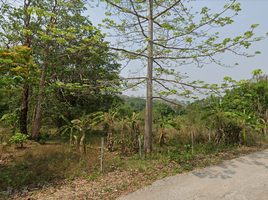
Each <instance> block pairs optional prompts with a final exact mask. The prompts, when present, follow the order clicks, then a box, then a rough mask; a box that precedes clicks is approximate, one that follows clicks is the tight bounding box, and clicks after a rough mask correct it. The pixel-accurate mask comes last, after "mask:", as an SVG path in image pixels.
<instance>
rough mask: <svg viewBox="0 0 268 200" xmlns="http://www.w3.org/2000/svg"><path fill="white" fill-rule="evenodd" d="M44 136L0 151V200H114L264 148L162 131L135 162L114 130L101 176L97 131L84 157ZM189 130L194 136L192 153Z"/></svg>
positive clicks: (262, 141) (63, 141)
mask: <svg viewBox="0 0 268 200" xmlns="http://www.w3.org/2000/svg"><path fill="white" fill-rule="evenodd" d="M118 127H119V126H118ZM115 129H116V127H115ZM44 130H46V131H47V133H49V138H48V140H47V141H46V142H45V143H44V144H39V143H37V142H34V141H28V142H27V144H24V147H23V148H18V147H16V146H15V145H13V146H5V147H3V146H2V148H0V172H1V173H0V180H1V181H0V191H2V192H1V194H0V197H1V198H3V199H24V198H26V197H31V198H33V199H42V198H43V199H46V198H49V197H51V198H53V199H62V198H67V197H68V198H70V199H115V198H117V197H119V196H122V195H125V194H128V193H130V192H133V191H135V190H137V189H139V188H141V187H143V186H145V185H149V184H151V183H152V182H153V181H155V180H157V179H161V178H164V177H167V176H170V175H175V174H178V173H185V172H188V171H191V170H195V169H198V168H203V167H206V166H209V165H217V164H219V163H222V162H224V161H225V160H230V159H233V158H237V157H240V156H243V155H246V154H249V153H253V152H257V151H261V150H264V149H265V148H267V141H266V138H262V137H260V136H259V135H258V134H248V135H247V141H248V142H247V146H241V145H238V144H225V143H220V144H218V145H214V144H213V142H209V141H208V133H207V132H202V131H201V130H198V128H196V127H184V128H182V130H181V131H179V132H178V131H175V130H174V129H171V128H167V129H166V133H167V134H166V143H165V144H163V145H159V144H157V142H158V139H157V135H159V133H158V134H156V135H155V136H154V138H155V140H154V146H153V152H152V153H151V154H150V155H143V157H142V159H140V157H139V154H138V153H137V154H136V153H133V152H132V150H131V143H127V138H128V137H130V136H129V135H128V134H127V132H126V134H125V138H126V145H125V146H126V148H125V149H123V150H122V148H121V145H120V142H116V140H118V141H119V139H118V138H119V137H120V134H119V130H117V129H116V130H115V133H116V132H118V134H115V137H114V138H115V151H114V152H108V151H107V150H106V151H105V153H104V170H103V171H101V170H100V155H101V149H100V144H101V137H105V133H104V132H103V131H102V129H101V127H100V128H98V129H96V130H95V132H94V134H93V133H88V135H87V153H86V155H82V154H80V153H79V151H78V150H77V149H76V147H75V146H69V144H68V136H66V137H60V136H59V135H54V134H53V133H54V131H55V129H44ZM190 130H191V131H192V130H193V131H194V132H195V145H194V152H193V153H192V147H191V135H190ZM2 131H3V130H2ZM142 131H143V130H141V132H142ZM213 134H214V133H212V138H213ZM122 151H123V152H122ZM63 191H64V192H63Z"/></svg>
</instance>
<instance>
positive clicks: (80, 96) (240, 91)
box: [0, 0, 268, 197]
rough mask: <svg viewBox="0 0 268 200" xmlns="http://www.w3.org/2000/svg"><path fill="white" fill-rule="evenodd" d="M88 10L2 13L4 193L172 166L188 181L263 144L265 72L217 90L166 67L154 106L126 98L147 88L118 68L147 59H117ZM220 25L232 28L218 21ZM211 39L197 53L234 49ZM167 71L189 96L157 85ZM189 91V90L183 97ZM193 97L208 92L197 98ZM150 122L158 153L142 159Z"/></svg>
mask: <svg viewBox="0 0 268 200" xmlns="http://www.w3.org/2000/svg"><path fill="white" fill-rule="evenodd" d="M140 3H143V2H140ZM138 8H139V7H137V9H138ZM228 8H229V7H228ZM86 9H87V8H86V3H85V2H84V1H69V0H64V1H58V2H57V1H55V2H54V1H53V3H51V1H35V0H29V1H24V3H23V4H19V5H17V4H14V5H13V4H9V3H8V2H6V3H2V4H1V5H0V24H1V33H0V99H1V101H0V147H1V154H0V161H1V162H0V171H1V173H0V180H1V181H0V182H1V183H0V192H1V191H2V190H3V191H4V190H5V191H7V188H10V187H12V188H21V187H22V186H25V185H31V184H32V185H37V184H39V183H40V182H42V183H43V182H45V183H50V182H53V181H55V180H59V179H68V180H69V181H70V183H71V182H72V181H73V180H74V179H75V178H77V177H82V176H84V174H86V175H85V176H84V178H85V177H86V178H88V179H89V180H90V181H93V180H94V179H95V178H96V177H100V176H101V175H102V173H103V172H107V173H108V172H110V171H111V170H113V169H115V168H116V167H117V168H119V167H125V170H130V169H131V171H132V168H135V169H137V170H138V171H140V172H141V173H145V171H146V170H149V171H150V170H152V171H153V170H155V168H153V167H156V166H157V165H158V164H159V163H160V164H161V165H163V166H165V167H166V168H165V169H167V168H168V167H167V166H170V163H171V164H172V166H173V165H174V169H173V168H172V169H173V171H172V173H171V172H170V174H175V173H181V172H182V171H189V170H192V169H194V167H204V166H207V165H209V164H211V163H209V162H207V161H206V162H205V161H204V162H203V161H202V160H201V159H199V158H201V157H204V158H205V157H206V155H208V154H209V155H210V157H209V156H208V157H209V158H213V156H221V155H219V153H220V152H223V151H227V150H230V149H231V150H232V149H235V150H234V152H235V151H237V148H240V147H241V148H243V147H248V148H249V147H259V146H262V145H263V144H264V143H265V142H266V134H267V124H268V76H267V75H265V74H262V71H261V70H255V71H254V72H253V75H252V79H250V80H245V81H241V82H235V81H233V80H232V79H231V78H227V79H228V80H227V79H226V80H227V81H225V82H224V83H223V84H222V86H221V87H218V86H217V85H208V84H204V83H201V82H199V83H200V85H199V86H197V82H193V83H185V85H183V84H182V83H181V82H180V81H181V80H183V78H184V77H183V76H181V75H177V74H176V73H175V72H174V70H173V71H172V70H171V71H168V70H167V69H163V68H162V67H159V68H155V73H157V74H156V77H155V78H154V81H155V82H156V83H158V84H160V85H161V86H163V87H164V88H165V89H166V91H161V92H160V90H159V91H154V97H152V94H151V93H150V92H147V98H142V97H133V96H132V97H129V96H126V95H125V94H124V91H125V90H127V89H131V88H135V87H136V86H137V85H139V84H144V83H145V81H140V82H137V83H132V82H131V83H130V82H128V81H129V80H132V79H131V78H130V79H129V80H127V81H125V79H126V78H123V77H121V74H120V69H121V67H122V66H121V64H120V60H122V58H127V59H130V60H131V59H137V58H138V59H142V58H141V54H138V53H139V51H137V52H138V53H137V52H136V53H133V55H135V54H137V55H136V56H138V57H137V58H136V57H135V58H134V57H133V55H132V57H131V56H129V55H127V52H124V51H123V52H124V53H125V54H126V55H125V54H123V56H122V55H121V57H120V55H119V54H118V53H116V52H114V51H112V50H114V48H113V47H111V46H110V44H109V42H107V41H106V38H105V34H104V33H101V31H100V29H98V28H96V27H94V26H93V25H92V23H91V21H90V20H89V18H88V17H86V16H84V15H83V11H84V10H86ZM139 9H140V8H139ZM230 9H232V10H234V11H235V12H237V10H239V9H238V8H237V6H236V7H235V6H234V7H231V6H230ZM202 12H205V10H204V11H202ZM203 20H208V19H203ZM220 20H223V22H220ZM229 20H230V19H229ZM214 21H216V20H214ZM109 23H112V22H110V21H109ZM215 23H219V24H220V23H225V24H228V23H230V21H228V19H223V18H221V19H219V21H218V22H217V21H216V22H215ZM112 25H113V24H112ZM166 27H167V28H168V29H169V30H171V29H172V27H173V26H171V25H170V27H169V26H168V24H166V25H165V26H164V27H163V28H166ZM253 28H255V27H253ZM188 29H189V30H188V31H190V30H192V29H195V27H194V26H193V27H189V28H188ZM181 34H182V33H181ZM175 35H176V34H175ZM182 35H184V34H182ZM215 37H216V36H215ZM243 37H244V40H243V41H240V43H239V42H238V43H239V44H240V45H246V39H248V38H250V37H251V33H248V35H245V36H243ZM240 39H241V38H236V40H237V41H239V40H240ZM184 40H186V42H191V41H190V40H191V39H189V38H188V39H187V38H186V39H185V38H184ZM188 40H189V41H188ZM212 40H214V39H211V41H212ZM259 40H260V39H259ZM146 41H147V40H146ZM146 41H145V42H146ZM211 41H207V42H206V45H208V46H206V45H205V46H204V47H202V46H199V47H198V49H202V48H208V49H209V48H210V47H213V48H214V50H215V52H224V51H225V50H228V49H224V48H225V47H224V48H223V47H222V46H224V45H226V43H228V42H229V41H225V42H223V44H220V45H219V44H215V45H214V46H213V44H212V43H211ZM234 41H235V40H234ZM235 42H236V41H235ZM224 43H225V44H224ZM238 43H237V44H238ZM159 45H160V46H161V45H162V46H163V44H162V43H161V44H160V43H159ZM209 45H211V46H209ZM219 46H220V47H219ZM245 47H247V46H245ZM187 48H188V46H187ZM217 48H223V49H217ZM157 50H158V49H157ZM144 51H145V50H144ZM146 51H147V50H146ZM159 51H160V50H159ZM182 51H183V52H182V55H184V53H185V50H184V49H183V50H182ZM204 52H205V53H206V52H207V51H206V49H204V50H203V51H202V53H204ZM142 53H143V52H142ZM168 53H169V52H167V54H168ZM211 54H213V53H211V52H210V53H209V56H211ZM202 56H203V55H202ZM182 57H183V56H182ZM189 59H193V56H190V57H189ZM196 60H197V57H195V58H194V61H196ZM158 73H159V74H158ZM165 73H166V74H167V75H169V76H171V75H174V76H175V79H174V81H173V82H174V84H175V83H179V84H181V85H182V87H180V89H182V90H183V92H177V91H176V90H174V89H171V88H169V86H168V84H167V85H165V84H164V83H165V81H166V82H167V80H164V82H163V83H161V82H160V81H162V78H161V77H162V75H164V74H165ZM133 79H134V78H133ZM137 79H138V80H139V79H140V78H137ZM228 81H229V82H230V83H234V84H231V85H228V84H227V83H226V82H228ZM147 82H148V81H147ZM171 82H172V81H171ZM199 83H198V84H199ZM172 84H173V83H172ZM186 86H189V87H191V88H192V90H189V89H185V90H184V87H186ZM151 89H152V88H151ZM196 89H200V90H202V89H204V90H205V91H206V92H207V91H209V92H208V94H206V95H204V94H202V95H203V96H202V98H200V99H198V98H196V96H198V95H199V94H197V93H195V91H196ZM206 92H204V93H206ZM150 95H151V96H150ZM169 95H172V98H169ZM191 97H192V98H191ZM187 98H188V99H189V98H190V99H191V100H189V101H188V99H187ZM148 99H149V100H150V99H151V100H152V104H150V102H149V100H148ZM185 99H186V101H185ZM183 100H184V101H183ZM148 102H149V103H148ZM148 107H149V108H151V109H152V110H151V111H152V112H151V113H150V110H149V109H148ZM146 117H147V118H146ZM150 118H151V120H152V124H151V125H152V134H151V140H152V144H151V146H152V148H151V150H150V148H147V149H144V151H143V150H142V149H143V148H145V147H144V146H145V145H146V144H147V143H146V140H148V141H149V142H150V140H149V139H150V138H149V139H148V137H147V136H148V135H147V136H146V135H145V133H146V127H147V126H146V124H147V125H148V119H150ZM149 136H150V135H149ZM101 138H105V141H104V143H105V153H106V157H107V160H106V165H105V169H104V170H103V169H100V162H99V154H100V153H99V149H100V147H101ZM46 145H47V146H48V147H49V148H46ZM148 149H149V150H150V151H148ZM24 150H25V151H24ZM145 150H146V151H145ZM231 150H230V151H231ZM12 153H13V154H14V155H10V154H12ZM139 153H140V154H139ZM142 155H143V156H142ZM212 155H213V156H212ZM12 157H16V159H14V160H12V159H11V158H12ZM124 157H127V158H126V159H128V161H123V158H124ZM231 157H232V156H230V158H231ZM109 159H110V160H109ZM148 160H150V161H152V163H154V164H152V163H150V162H147V161H148ZM132 161H133V162H132ZM220 161H222V160H220ZM220 161H217V162H216V161H213V162H216V163H218V162H220ZM138 162H139V165H138V164H137V163H138ZM211 162H212V161H211ZM85 163H86V164H85ZM113 163H114V164H113ZM126 163H128V164H126ZM131 163H132V164H131ZM155 163H158V164H155ZM204 163H205V164H204ZM150 164H152V165H150ZM148 166H151V168H150V169H149V167H148ZM162 168H163V167H162ZM162 168H159V169H162ZM170 168H171V167H170ZM101 170H103V171H102V172H101ZM167 171H169V170H167ZM150 173H151V172H150ZM159 173H160V172H159ZM161 173H162V175H163V173H164V172H161ZM166 175H167V174H166ZM163 176H164V175H163ZM155 179H157V177H156V176H153V178H152V180H155ZM144 184H145V183H144ZM33 187H34V186H33ZM122 188H123V189H124V188H126V187H125V186H123V187H121V189H122ZM123 189H122V190H123ZM118 190H119V189H118ZM125 190H127V189H125ZM106 192H107V193H108V192H109V190H107V191H106ZM11 193H12V192H11ZM11 193H8V192H6V193H5V194H11ZM3 194H4V193H3ZM0 197H1V193H0Z"/></svg>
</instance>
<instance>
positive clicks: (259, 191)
mask: <svg viewBox="0 0 268 200" xmlns="http://www.w3.org/2000/svg"><path fill="white" fill-rule="evenodd" d="M128 199H131V200H141V199H142V200H149V199H150V200H180V199H181V200H184V199H185V200H199V199H200V200H201V199H202V200H214V199H217V200H218V199H230V200H236V199H237V200H246V199H248V200H267V199H268V150H266V151H263V152H259V153H254V154H250V155H248V156H244V157H241V158H237V159H234V160H231V161H227V162H225V163H223V164H220V165H218V166H210V167H207V168H204V169H202V170H196V171H192V172H189V173H187V174H179V175H176V176H172V177H168V178H165V179H163V180H159V181H156V182H154V183H153V184H152V185H150V186H147V187H144V188H142V189H141V190H138V191H136V192H134V193H132V194H130V195H128V196H125V197H121V198H119V200H128Z"/></svg>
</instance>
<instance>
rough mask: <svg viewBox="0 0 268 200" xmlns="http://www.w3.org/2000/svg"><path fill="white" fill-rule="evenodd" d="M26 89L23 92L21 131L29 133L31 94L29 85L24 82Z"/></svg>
mask: <svg viewBox="0 0 268 200" xmlns="http://www.w3.org/2000/svg"><path fill="white" fill-rule="evenodd" d="M23 89H24V91H23V94H22V105H21V107H22V110H21V125H20V133H21V134H25V135H27V114H28V96H29V85H27V84H26V83H24V87H23Z"/></svg>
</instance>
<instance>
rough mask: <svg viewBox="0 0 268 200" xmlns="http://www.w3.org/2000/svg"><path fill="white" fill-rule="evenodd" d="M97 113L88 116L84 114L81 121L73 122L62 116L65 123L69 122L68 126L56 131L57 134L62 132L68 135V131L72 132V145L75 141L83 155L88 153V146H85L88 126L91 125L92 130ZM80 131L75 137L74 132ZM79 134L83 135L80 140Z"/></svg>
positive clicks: (75, 120)
mask: <svg viewBox="0 0 268 200" xmlns="http://www.w3.org/2000/svg"><path fill="white" fill-rule="evenodd" d="M95 115H96V113H93V114H89V115H86V114H85V113H83V116H82V117H81V118H79V119H74V120H72V121H71V122H70V121H69V120H68V119H66V118H65V117H64V116H61V118H63V119H64V121H65V122H67V125H65V126H62V127H61V128H60V129H58V130H57V131H56V133H59V132H61V134H64V133H66V132H67V131H68V130H70V144H71V145H72V144H73V139H75V143H76V145H77V148H80V152H81V153H82V154H85V153H86V145H85V138H86V129H87V128H88V125H90V128H92V118H93V117H95ZM75 129H76V130H78V132H77V134H76V135H74V134H73V131H74V130H75ZM79 132H81V133H82V136H81V138H80V142H79V141H78V140H79Z"/></svg>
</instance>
